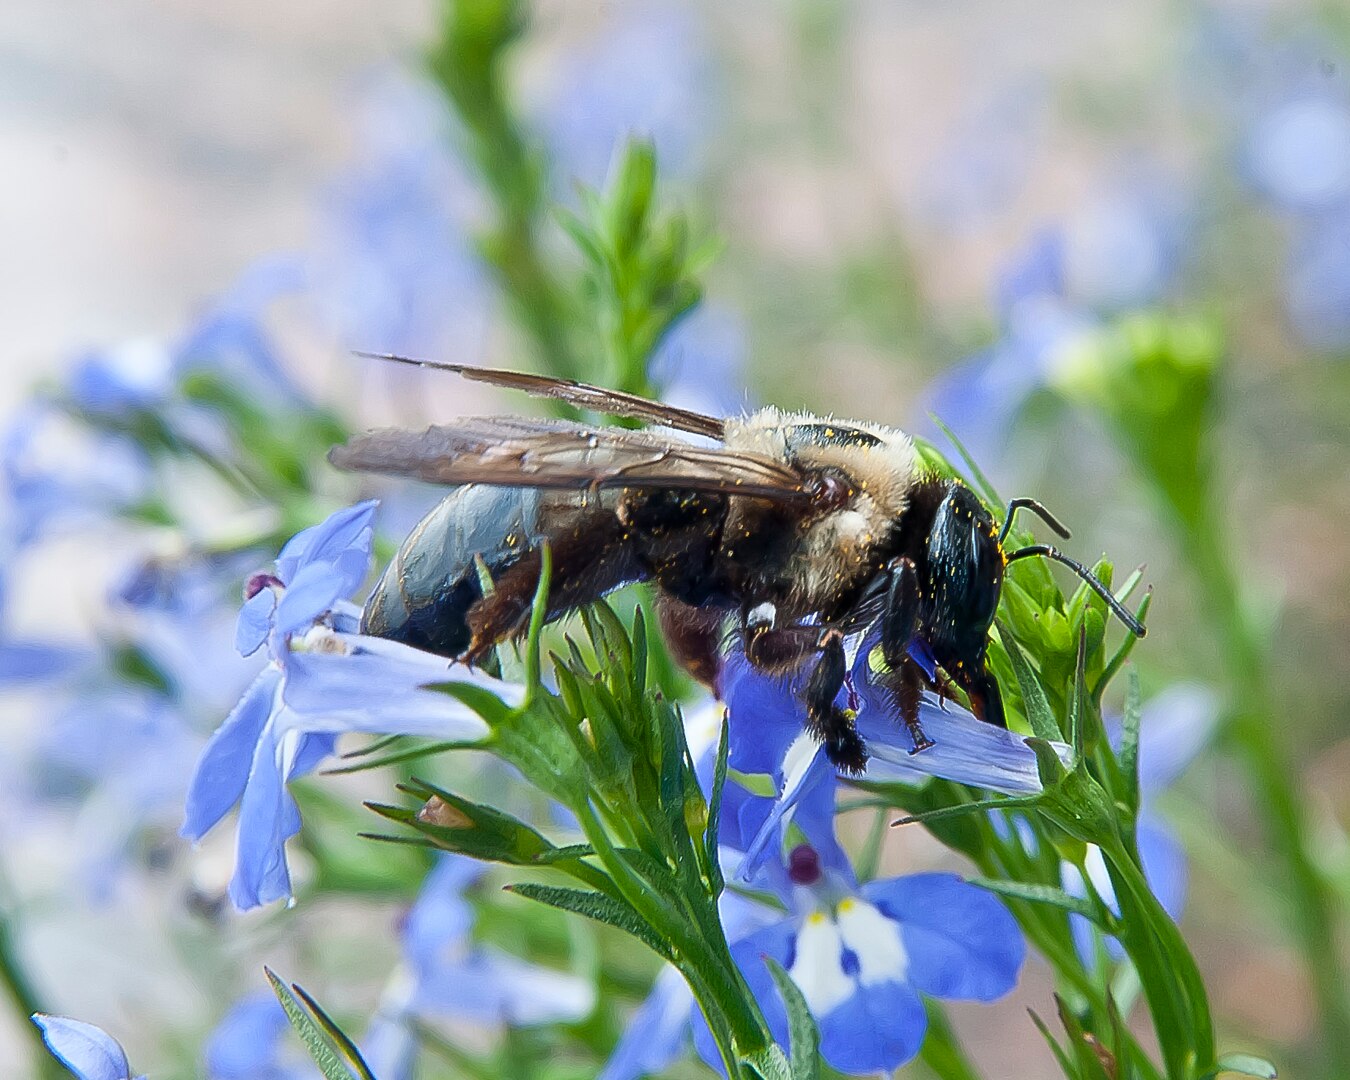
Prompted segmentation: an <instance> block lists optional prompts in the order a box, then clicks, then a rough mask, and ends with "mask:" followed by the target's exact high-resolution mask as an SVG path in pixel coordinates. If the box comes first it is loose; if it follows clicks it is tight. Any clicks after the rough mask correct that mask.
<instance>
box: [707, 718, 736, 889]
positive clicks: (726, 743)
mask: <svg viewBox="0 0 1350 1080" xmlns="http://www.w3.org/2000/svg"><path fill="white" fill-rule="evenodd" d="M730 745H731V739H730V734H729V731H728V728H727V713H726V710H725V709H724V710H723V711H722V726H721V730H720V732H719V733H718V736H717V761H716V764H715V765H714V766H713V780H712V801H711V802H710V803H709V804H708V827H707V829H705V830H704V833H703V853H704V858H705V860H706V861H707V864H708V875H709V877H710V878H711V884H712V895H713V898H714V899H716V898H717V897H719V896H721V895H722V889H723V888H724V887H725V886H726V881H725V880H724V879H723V876H722V865H721V863H720V862H719V861H718V858H717V834H718V832H719V830H720V829H721V827H722V793H723V791H725V790H726V786H727V759H728V752H729V750H730Z"/></svg>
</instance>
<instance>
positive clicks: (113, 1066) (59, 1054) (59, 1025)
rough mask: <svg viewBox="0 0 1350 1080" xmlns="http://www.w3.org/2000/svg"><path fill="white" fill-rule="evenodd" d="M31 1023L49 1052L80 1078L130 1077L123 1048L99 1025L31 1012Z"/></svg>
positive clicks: (119, 1079) (120, 1079) (107, 1079)
mask: <svg viewBox="0 0 1350 1080" xmlns="http://www.w3.org/2000/svg"><path fill="white" fill-rule="evenodd" d="M33 1023H35V1024H36V1025H37V1026H38V1027H39V1028H41V1029H42V1038H43V1040H44V1041H45V1042H46V1043H47V1048H48V1049H49V1050H50V1051H51V1052H52V1055H53V1056H54V1057H55V1058H56V1059H57V1060H58V1061H59V1062H61V1064H62V1065H64V1066H65V1067H66V1068H68V1069H69V1070H70V1071H71V1072H72V1073H74V1074H75V1075H76V1076H77V1077H79V1078H80V1080H133V1078H132V1075H131V1066H130V1065H129V1064H128V1063H127V1055H126V1051H125V1050H123V1049H122V1047H121V1046H120V1045H119V1044H118V1042H117V1040H116V1039H114V1038H113V1037H112V1036H111V1035H109V1034H108V1033H107V1032H106V1031H104V1030H103V1029H102V1028H97V1027H95V1026H94V1025H93V1024H86V1023H85V1022H84V1021H83V1020H71V1019H70V1018H69V1017H65V1016H48V1015H47V1014H46V1013H34V1014H33ZM136 1080H145V1077H143V1076H142V1077H138V1078H136Z"/></svg>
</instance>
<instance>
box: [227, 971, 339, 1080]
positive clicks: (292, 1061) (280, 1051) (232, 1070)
mask: <svg viewBox="0 0 1350 1080" xmlns="http://www.w3.org/2000/svg"><path fill="white" fill-rule="evenodd" d="M290 1031H291V1025H290V1021H289V1020H287V1019H286V1013H285V1011H284V1010H283V1009H282V1007H281V1002H279V1001H277V999H276V996H275V995H274V994H272V993H271V992H269V991H266V990H261V991H258V992H257V993H255V994H249V995H248V996H247V997H245V998H242V999H241V1000H239V1001H238V1002H236V1003H235V1005H234V1007H233V1008H231V1009H230V1011H229V1012H227V1013H226V1014H225V1016H224V1017H223V1018H222V1019H221V1021H220V1023H219V1024H217V1025H216V1026H215V1029H214V1030H213V1031H212V1032H211V1034H210V1035H208V1036H207V1037H206V1043H205V1045H204V1046H203V1048H202V1058H203V1061H204V1064H205V1066H206V1080H309V1078H310V1077H312V1076H313V1075H314V1066H313V1065H312V1064H306V1063H305V1059H303V1058H302V1054H301V1053H300V1052H299V1049H300V1044H299V1042H298V1041H295V1042H293V1041H292V1040H291V1038H290Z"/></svg>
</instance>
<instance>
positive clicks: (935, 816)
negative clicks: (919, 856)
mask: <svg viewBox="0 0 1350 1080" xmlns="http://www.w3.org/2000/svg"><path fill="white" fill-rule="evenodd" d="M1032 741H1033V740H1031V739H1028V740H1027V743H1028V744H1030V743H1031V742H1032ZM1036 741H1038V742H1039V741H1040V740H1036ZM1042 745H1044V744H1042ZM1050 753H1052V754H1053V753H1054V750H1053V749H1052V750H1050ZM1055 760H1056V761H1058V760H1059V758H1058V757H1056V758H1055ZM1040 799H1041V796H1039V795H1008V796H1006V797H1003V798H998V799H981V800H979V801H978V802H971V803H962V804H961V805H959V806H944V807H942V808H941V809H939V810H925V811H923V812H921V813H918V814H910V815H909V816H907V817H902V818H899V819H898V820H896V821H893V822H891V825H892V827H894V826H897V825H927V824H928V823H930V822H933V821H945V820H946V819H947V818H955V817H965V816H966V815H968V814H978V813H981V812H983V811H985V810H1006V809H1008V807H1010V806H1035V805H1036V804H1037V803H1038V802H1040Z"/></svg>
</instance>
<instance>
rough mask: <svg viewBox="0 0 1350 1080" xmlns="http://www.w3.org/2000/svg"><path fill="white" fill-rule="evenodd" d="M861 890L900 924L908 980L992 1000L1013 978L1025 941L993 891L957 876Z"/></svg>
mask: <svg viewBox="0 0 1350 1080" xmlns="http://www.w3.org/2000/svg"><path fill="white" fill-rule="evenodd" d="M862 895H863V896H864V897H865V898H866V899H867V900H869V901H870V902H871V903H872V904H874V905H876V907H877V909H878V910H879V911H880V912H881V913H882V914H883V915H886V916H887V917H888V918H891V919H894V920H895V921H896V922H898V923H899V924H900V937H901V940H902V941H903V942H904V945H905V951H906V952H907V953H908V955H909V967H908V971H907V975H906V978H907V979H908V981H909V982H910V983H912V984H913V985H914V986H915V987H916V988H917V989H919V990H922V991H923V992H924V993H926V994H932V995H934V996H936V997H946V998H959V999H965V1000H974V1001H993V1000H994V999H995V998H998V997H1002V996H1003V995H1004V994H1006V993H1007V992H1008V991H1009V990H1011V989H1012V988H1013V986H1015V985H1016V983H1017V975H1018V972H1019V971H1020V970H1021V968H1022V961H1023V960H1024V959H1025V958H1026V951H1027V949H1026V942H1025V941H1023V940H1022V932H1021V931H1020V930H1019V929H1018V927H1017V923H1016V921H1015V920H1014V919H1013V917H1012V916H1011V915H1010V914H1008V909H1007V908H1005V907H1004V906H1003V904H1002V903H1001V902H1000V901H999V900H998V898H997V897H995V896H994V895H993V894H992V893H989V892H987V891H985V890H984V889H979V888H976V887H975V886H974V885H969V884H967V883H966V882H964V881H962V880H961V879H960V878H959V877H957V876H956V875H955V874H913V875H910V876H908V877H900V878H891V879H889V880H886V881H873V882H870V883H869V884H867V885H864V886H863V888H862Z"/></svg>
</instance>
